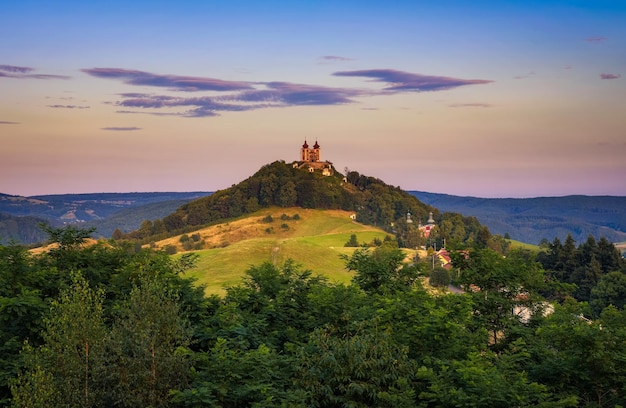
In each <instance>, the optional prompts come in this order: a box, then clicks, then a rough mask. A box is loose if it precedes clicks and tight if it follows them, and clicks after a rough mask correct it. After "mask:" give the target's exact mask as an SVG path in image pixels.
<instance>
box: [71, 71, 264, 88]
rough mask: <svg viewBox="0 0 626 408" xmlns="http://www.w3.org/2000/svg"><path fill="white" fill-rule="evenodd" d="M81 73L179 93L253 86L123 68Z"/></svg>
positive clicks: (243, 83) (244, 83)
mask: <svg viewBox="0 0 626 408" xmlns="http://www.w3.org/2000/svg"><path fill="white" fill-rule="evenodd" d="M81 71H82V72H84V73H86V74H88V75H91V76H94V77H98V78H108V79H119V80H122V81H123V82H124V83H126V84H129V85H143V86H155V87H161V88H168V89H172V90H177V91H241V90H245V89H252V85H251V84H250V83H248V82H240V81H224V80H221V79H215V78H203V77H191V76H179V75H161V74H153V73H150V72H144V71H135V70H130V69H122V68H90V69H83V70H81Z"/></svg>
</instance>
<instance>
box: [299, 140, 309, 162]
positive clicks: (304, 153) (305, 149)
mask: <svg viewBox="0 0 626 408" xmlns="http://www.w3.org/2000/svg"><path fill="white" fill-rule="evenodd" d="M309 151H310V150H309V144H308V143H307V142H306V139H305V140H304V144H303V145H302V149H301V150H300V161H303V162H308V161H309Z"/></svg>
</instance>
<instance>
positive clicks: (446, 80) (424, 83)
mask: <svg viewBox="0 0 626 408" xmlns="http://www.w3.org/2000/svg"><path fill="white" fill-rule="evenodd" d="M333 75H335V76H345V77H364V78H371V79H372V81H374V82H384V83H386V84H388V86H387V87H385V88H384V89H383V90H385V91H393V92H426V91H443V90H447V89H452V88H457V87H459V86H465V85H478V84H488V83H491V82H493V81H490V80H486V79H459V78H450V77H443V76H432V75H422V74H413V73H410V72H403V71H396V70H393V69H370V70H361V71H342V72H335V73H334V74H333Z"/></svg>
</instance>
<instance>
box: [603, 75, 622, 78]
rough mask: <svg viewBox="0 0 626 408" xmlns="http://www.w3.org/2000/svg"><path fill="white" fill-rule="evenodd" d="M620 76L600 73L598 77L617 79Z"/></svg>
mask: <svg viewBox="0 0 626 408" xmlns="http://www.w3.org/2000/svg"><path fill="white" fill-rule="evenodd" d="M621 77H622V76H621V75H620V74H600V79H619V78H621Z"/></svg>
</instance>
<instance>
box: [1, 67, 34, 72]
mask: <svg viewBox="0 0 626 408" xmlns="http://www.w3.org/2000/svg"><path fill="white" fill-rule="evenodd" d="M33 70H34V69H33V68H29V67H17V66H15V65H0V71H5V72H12V73H17V74H27V73H29V72H31V71H33Z"/></svg>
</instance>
